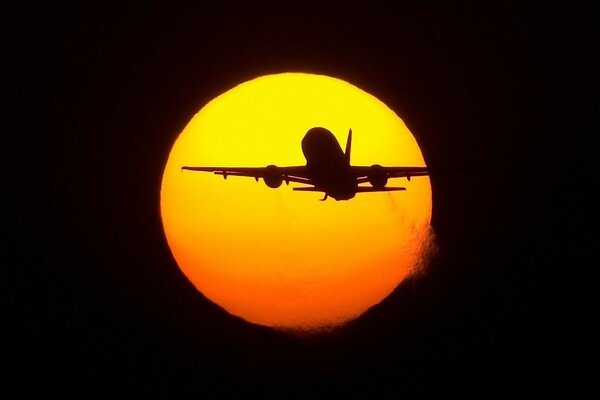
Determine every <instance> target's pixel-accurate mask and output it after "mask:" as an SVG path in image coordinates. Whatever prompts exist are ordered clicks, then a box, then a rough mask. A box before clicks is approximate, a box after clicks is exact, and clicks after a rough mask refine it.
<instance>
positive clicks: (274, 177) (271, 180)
mask: <svg viewBox="0 0 600 400" xmlns="http://www.w3.org/2000/svg"><path fill="white" fill-rule="evenodd" d="M264 180H265V184H266V185H267V186H268V187H270V188H273V189H276V188H278V187H279V186H281V184H282V183H283V174H282V173H281V170H280V168H279V167H277V166H276V165H267V168H265V176H264Z"/></svg>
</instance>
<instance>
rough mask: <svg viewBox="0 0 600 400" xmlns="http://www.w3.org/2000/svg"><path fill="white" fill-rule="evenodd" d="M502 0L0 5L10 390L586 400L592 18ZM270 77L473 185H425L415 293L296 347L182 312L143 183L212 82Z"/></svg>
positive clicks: (155, 202) (148, 183) (407, 287)
mask: <svg viewBox="0 0 600 400" xmlns="http://www.w3.org/2000/svg"><path fill="white" fill-rule="evenodd" d="M518 3H519V2H508V1H507V2H500V3H498V4H492V3H489V4H487V3H486V4H485V5H483V4H470V5H465V4H463V5H460V6H457V5H456V4H449V5H445V6H435V7H434V6H425V5H423V6H417V5H395V6H393V7H391V6H386V5H384V4H383V3H377V2H350V1H348V2H344V3H327V5H318V4H317V3H315V4H312V3H305V2H285V6H284V5H282V4H284V2H279V3H275V2H273V3H270V2H248V4H245V3H242V2H239V3H220V2H213V3H211V4H210V5H207V4H196V5H194V6H193V7H189V6H174V5H172V4H167V3H156V2H148V3H147V4H146V5H144V6H139V5H137V6H133V5H127V6H118V7H117V6H115V7H111V6H106V5H100V4H97V5H90V4H87V3H86V5H83V3H82V4H78V5H75V4H69V3H61V4H60V5H51V6H49V5H45V6H40V5H34V4H31V5H29V6H27V5H22V6H19V7H11V8H9V9H8V10H6V12H5V13H3V14H4V15H5V20H6V24H5V27H6V28H7V33H6V34H5V35H4V37H5V38H7V39H8V42H7V46H6V49H7V52H6V53H7V54H8V57H7V60H8V62H7V65H8V67H9V69H8V72H7V73H5V75H4V81H5V85H3V86H5V87H6V88H7V90H5V96H4V97H5V100H6V103H7V104H5V108H4V111H5V117H7V118H5V121H7V122H5V125H4V126H5V128H6V130H5V132H6V133H7V134H5V135H3V136H4V139H3V146H2V147H3V150H4V154H5V157H6V158H5V160H6V163H5V167H4V168H3V171H5V172H6V173H3V180H5V181H6V184H4V185H3V186H4V191H3V193H4V194H3V201H2V203H3V208H4V213H5V217H4V218H3V219H4V222H5V224H4V225H5V233H6V235H5V237H6V238H7V239H6V240H5V242H4V243H5V246H6V249H5V254H6V256H5V262H4V263H3V264H4V265H3V268H2V270H3V275H4V277H3V281H4V283H5V286H6V288H5V289H4V301H3V303H4V304H5V305H7V306H8V307H7V311H6V312H5V313H4V316H5V318H4V324H3V325H4V327H3V330H4V331H5V333H8V334H7V335H5V339H3V342H4V345H5V348H6V349H7V350H8V351H7V352H6V354H7V357H3V359H4V360H3V361H4V364H5V365H6V367H7V368H6V370H7V371H8V372H7V373H6V374H4V378H5V379H6V380H7V384H6V385H4V386H5V388H6V390H8V391H9V392H12V393H15V394H27V393H40V394H50V393H56V394H62V393H65V394H73V393H84V394H85V393H96V392H104V391H106V392H107V393H111V394H125V395H141V394H164V395H176V396H178V397H179V395H181V396H183V395H192V396H198V397H201V396H206V395H208V394H212V395H215V396H217V397H221V396H223V395H226V394H240V395H243V396H250V395H261V396H276V397H292V396H294V395H299V396H300V397H305V398H306V397H308V398H312V397H320V396H328V395H338V394H340V395H344V394H357V395H359V396H364V397H371V396H373V395H375V396H376V397H379V395H389V396H394V397H396V396H402V395H409V397H429V396H430V395H434V394H445V395H450V394H458V395H462V394H474V395H478V397H479V396H482V397H508V396H510V397H511V398H512V397H515V396H516V397H521V396H527V397H529V396H537V395H540V394H541V393H543V394H547V393H549V394H559V395H560V394H564V395H572V394H573V393H574V392H576V391H578V390H581V389H582V388H585V385H586V383H587V382H588V379H589V378H590V375H591V374H590V373H589V372H588V371H590V370H589V369H588V368H587V367H586V366H585V363H586V361H593V360H592V359H591V356H590V355H589V354H588V352H589V349H588V343H589V342H590V341H589V339H590V338H591V334H590V333H588V331H589V328H590V325H591V317H592V315H593V310H594V307H593V305H592V303H591V296H590V291H589V290H588V287H589V286H588V283H589V278H587V276H586V272H587V271H588V270H589V269H591V267H592V266H593V264H594V263H593V261H592V260H593V259H595V258H597V257H596V255H595V254H594V249H595V246H594V245H595V243H594V242H593V239H594V237H593V233H594V230H593V228H594V226H593V224H592V214H593V210H594V208H595V206H596V205H595V202H594V201H593V197H591V195H590V194H588V191H589V190H590V189H591V188H592V185H593V184H594V183H593V182H594V181H593V180H592V176H591V158H592V146H591V143H592V140H591V135H592V134H594V133H596V132H597V125H595V123H594V117H595V115H594V112H593V110H592V108H593V104H592V92H593V89H592V87H593V84H595V83H596V82H595V79H593V78H595V74H594V72H595V70H596V69H597V65H595V64H594V63H593V62H594V61H593V58H592V54H593V53H594V50H595V48H594V47H593V45H592V44H593V39H592V38H593V37H594V34H595V33H596V32H595V29H593V28H594V26H593V24H597V15H598V14H597V13H598V10H597V8H595V7H593V6H591V5H589V4H586V3H578V5H575V4H569V5H562V6H560V7H558V6H557V7H548V6H545V7H538V6H534V5H528V6H523V5H520V4H518ZM285 71H302V72H312V73H321V74H327V75H332V76H335V77H339V78H342V79H345V80H347V81H349V82H351V83H354V84H356V85H357V86H359V87H360V88H362V89H364V90H366V91H368V92H370V93H372V94H373V95H375V96H377V97H378V98H380V99H381V100H382V101H384V102H385V103H386V104H388V105H389V106H390V107H391V108H392V109H394V110H395V111H396V112H397V113H398V114H399V115H400V116H401V117H402V118H403V119H404V121H405V122H406V124H407V125H408V127H409V128H410V129H411V131H412V132H413V133H414V134H415V136H416V138H417V141H418V142H419V144H420V147H421V149H422V151H423V155H424V157H425V160H426V162H427V164H428V165H429V166H432V167H434V166H448V165H456V164H460V165H480V166H485V168H484V169H482V170H480V171H479V172H469V173H465V174H456V175H451V176H443V177H433V178H432V188H433V196H434V198H433V201H434V214H433V222H432V224H433V227H434V229H435V231H436V234H437V241H438V246H439V250H438V253H437V255H436V256H435V257H434V259H433V260H432V262H431V265H430V266H429V268H428V269H427V270H426V272H425V273H424V274H423V275H421V276H420V277H418V278H414V279H410V280H407V281H405V282H404V283H403V284H401V285H400V287H399V288H398V289H397V290H396V291H395V292H394V293H393V294H392V295H391V296H390V297H388V298H387V299H386V300H384V301H383V302H382V303H381V304H379V305H378V306H376V307H374V308H373V309H371V310H369V311H368V312H367V313H366V314H365V315H363V316H362V317H361V318H359V319H358V320H357V321H355V322H353V323H352V324H350V325H349V326H347V327H346V328H344V329H342V330H340V331H338V332H333V333H330V334H326V335H317V336H310V337H296V336H292V335H288V334H285V333H281V332H277V331H273V330H270V329H268V328H264V327H260V326H255V325H251V324H248V323H246V322H244V321H243V320H241V319H238V318H236V317H232V316H230V315H228V314H227V313H225V312H224V311H223V310H221V309H220V308H219V307H217V306H216V305H214V304H212V303H211V302H209V301H208V300H206V299H205V298H204V297H202V295H200V294H199V293H198V292H197V291H196V290H195V289H194V288H193V286H192V285H191V284H190V283H189V282H188V281H187V280H186V279H185V277H184V276H183V275H182V273H181V272H180V271H179V269H178V268H177V266H176V264H175V262H174V260H173V259H172V257H171V254H170V251H169V249H168V247H167V245H166V241H165V238H164V235H163V231H162V226H161V222H160V216H159V190H160V182H161V176H162V171H163V168H164V165H165V163H166V160H167V156H168V152H169V150H170V148H171V146H172V144H173V142H174V140H175V138H176V136H177V134H178V133H179V132H180V131H181V130H182V129H183V127H184V126H185V125H186V123H187V122H188V121H189V119H190V118H191V117H192V116H193V115H194V114H195V113H196V112H197V111H198V110H199V109H200V108H201V107H202V106H203V105H204V104H205V103H206V102H208V101H209V100H211V99H212V98H213V97H215V96H216V95H218V94H220V93H222V92H223V91H225V90H227V89H229V88H231V87H232V86H234V85H236V84H238V83H241V82H243V81H246V80H248V79H252V78H254V77H256V76H259V75H264V74H268V73H277V72H285ZM490 166H492V167H491V168H490Z"/></svg>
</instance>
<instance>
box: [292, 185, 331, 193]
mask: <svg viewBox="0 0 600 400" xmlns="http://www.w3.org/2000/svg"><path fill="white" fill-rule="evenodd" d="M292 189H293V190H297V191H299V192H324V190H321V189H317V188H316V187H312V186H311V187H295V188H292Z"/></svg>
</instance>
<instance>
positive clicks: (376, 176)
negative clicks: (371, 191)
mask: <svg viewBox="0 0 600 400" xmlns="http://www.w3.org/2000/svg"><path fill="white" fill-rule="evenodd" d="M367 178H368V179H369V183H370V184H371V186H373V187H374V188H377V189H381V188H384V187H385V185H387V182H388V175H387V173H386V172H385V170H384V169H383V167H382V166H381V165H379V164H374V165H371V168H370V169H369V174H368V175H367Z"/></svg>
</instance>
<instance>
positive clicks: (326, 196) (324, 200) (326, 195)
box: [321, 193, 329, 201]
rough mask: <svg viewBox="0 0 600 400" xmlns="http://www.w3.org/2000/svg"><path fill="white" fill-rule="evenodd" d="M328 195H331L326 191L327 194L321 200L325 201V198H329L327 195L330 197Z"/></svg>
mask: <svg viewBox="0 0 600 400" xmlns="http://www.w3.org/2000/svg"><path fill="white" fill-rule="evenodd" d="M328 196H329V195H328V194H327V193H325V196H324V197H323V198H322V199H321V201H325V200H327V197H328Z"/></svg>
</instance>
